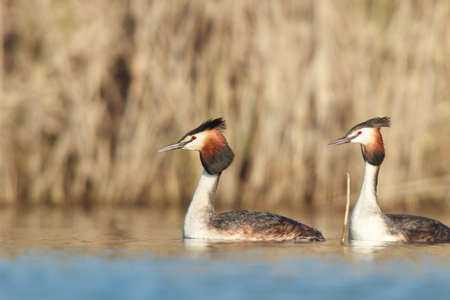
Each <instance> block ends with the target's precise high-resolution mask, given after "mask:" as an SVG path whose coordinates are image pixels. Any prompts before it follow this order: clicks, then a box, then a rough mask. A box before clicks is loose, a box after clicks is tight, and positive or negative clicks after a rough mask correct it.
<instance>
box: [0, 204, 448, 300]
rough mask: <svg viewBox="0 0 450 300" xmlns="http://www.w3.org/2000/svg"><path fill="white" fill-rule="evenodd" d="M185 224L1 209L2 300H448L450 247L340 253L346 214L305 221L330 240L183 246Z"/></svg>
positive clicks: (155, 216) (116, 214)
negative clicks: (182, 234)
mask: <svg viewBox="0 0 450 300" xmlns="http://www.w3.org/2000/svg"><path fill="white" fill-rule="evenodd" d="M291 216H292V215H291ZM293 217H299V216H293ZM433 217H436V216H433ZM439 219H440V220H441V221H444V222H446V223H447V224H448V223H449V222H448V221H449V220H448V219H445V218H442V217H441V218H439ZM182 220H183V214H182V213H180V212H171V213H152V212H150V211H148V210H124V209H122V210H119V209H115V210H113V209H110V210H108V209H106V210H104V209H102V210H99V209H97V210H96V211H94V212H83V211H79V210H74V211H70V212H67V211H66V212H62V211H58V210H55V211H52V210H37V211H16V210H12V209H8V210H1V211H0V299H177V298H181V297H183V299H211V297H214V298H218V299H272V298H275V297H277V298H280V297H286V298H302V299H362V298H364V299H448V295H449V294H450V245H447V244H438V245H405V244H379V245H370V244H346V245H344V246H341V245H340V244H339V237H340V233H341V227H342V225H341V223H342V220H341V216H333V217H330V216H329V214H324V215H323V216H322V215H318V216H317V215H316V216H309V217H307V218H305V216H303V218H302V221H303V222H305V223H307V224H314V226H316V227H318V228H320V229H321V230H322V231H323V232H324V235H325V236H326V237H327V238H328V241H327V242H324V243H251V242H243V243H237V242H215V243H211V242H210V243H208V242H202V241H198V240H188V241H183V240H182V239H180V235H181V223H182Z"/></svg>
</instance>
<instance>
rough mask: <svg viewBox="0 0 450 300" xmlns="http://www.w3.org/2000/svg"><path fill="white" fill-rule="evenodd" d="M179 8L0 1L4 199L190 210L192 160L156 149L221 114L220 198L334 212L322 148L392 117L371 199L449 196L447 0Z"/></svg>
mask: <svg viewBox="0 0 450 300" xmlns="http://www.w3.org/2000/svg"><path fill="white" fill-rule="evenodd" d="M175 3H176V4H174V2H172V1H143V0H142V1H139V0H136V1H133V0H131V1H110V0H98V1H43V0H36V1H24V0H18V1H3V2H2V3H0V14H1V22H0V23H1V25H0V37H1V39H2V41H3V47H2V48H1V53H0V67H1V68H0V69H1V70H2V72H1V74H0V134H1V139H0V205H11V204H22V205H29V204H31V205H39V204H50V205H78V204H81V205H104V204H114V205H115V204H120V205H128V204H132V205H146V206H151V207H186V206H187V205H188V203H189V201H190V199H191V197H192V195H193V193H194V191H195V187H196V186H197V183H198V180H199V178H200V174H201V172H202V167H201V164H200V163H199V161H198V155H196V154H194V153H189V152H188V151H185V152H176V153H170V154H165V155H161V154H160V153H157V152H156V151H157V149H159V148H160V147H162V146H164V145H167V144H169V143H172V142H174V141H176V140H178V139H180V138H181V137H182V135H183V134H184V133H185V132H187V131H188V130H190V129H192V128H195V127H196V126H198V125H199V124H200V123H202V122H204V121H206V120H207V119H210V118H215V117H223V118H224V119H225V120H226V122H227V130H226V131H225V133H224V135H225V136H226V138H227V140H228V142H229V144H230V146H231V148H232V149H233V151H234V152H235V154H236V157H235V160H234V162H233V164H232V165H231V166H230V167H229V168H228V169H227V170H226V171H225V172H224V174H223V176H222V177H221V182H220V185H219V189H218V193H217V206H218V207H221V208H227V209H229V208H234V209H239V208H245V209H255V208H256V209H263V208H268V209H270V210H271V211H273V210H274V208H283V209H298V208H320V207H330V206H331V207H333V206H339V207H344V206H345V200H346V173H347V172H348V173H349V174H350V176H351V180H352V187H351V198H352V203H354V201H355V200H356V197H357V195H358V193H359V189H360V186H361V182H362V176H363V169H364V165H363V163H362V159H361V156H360V155H361V153H360V151H359V150H357V149H356V147H347V148H340V149H333V148H330V147H328V146H327V144H328V142H330V141H331V140H334V139H336V138H338V137H340V136H343V135H344V134H345V133H346V130H347V129H348V128H350V127H351V125H352V124H356V123H358V122H362V121H364V120H366V119H368V118H371V117H375V116H380V117H382V116H386V115H387V116H390V117H391V118H392V127H391V128H383V129H382V134H383V138H384V141H385V144H386V158H385V162H384V164H383V167H382V168H381V171H380V179H379V183H378V192H379V197H380V206H381V207H382V208H383V210H386V209H391V208H393V207H402V208H404V209H405V210H408V209H418V208H421V207H423V208H438V209H442V210H444V209H447V210H448V209H449V208H450V155H449V153H450V96H449V95H450V84H449V83H450V63H449V62H450V33H449V31H448V28H450V18H448V16H449V15H450V2H449V1H439V0H438V1H433V2H428V1H387V0H378V1H350V0H344V1H337V2H336V1H293V0H292V1H263V2H261V1H258V0H245V1H219V2H216V1H176V2H175Z"/></svg>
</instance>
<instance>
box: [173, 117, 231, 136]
mask: <svg viewBox="0 0 450 300" xmlns="http://www.w3.org/2000/svg"><path fill="white" fill-rule="evenodd" d="M214 128H215V129H217V130H219V131H220V132H222V131H224V130H225V129H226V128H227V125H226V124H225V120H224V119H223V118H222V117H220V118H217V119H210V120H208V121H206V122H204V123H202V124H201V125H200V126H198V127H197V128H195V129H192V130H191V131H189V132H188V133H186V134H185V136H184V137H182V138H181V140H183V139H184V138H185V137H187V136H188V135H194V134H196V133H199V132H203V131H205V130H210V129H214Z"/></svg>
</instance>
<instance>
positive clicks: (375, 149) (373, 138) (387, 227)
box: [328, 117, 450, 242]
mask: <svg viewBox="0 0 450 300" xmlns="http://www.w3.org/2000/svg"><path fill="white" fill-rule="evenodd" d="M390 123H391V120H390V118H389V117H383V118H373V119H370V120H368V121H366V122H363V123H361V124H358V125H356V126H354V127H353V128H352V129H350V131H349V132H348V133H347V134H346V135H345V136H344V137H342V138H340V139H337V140H335V141H333V142H331V143H329V144H328V145H329V146H336V145H341V144H346V143H357V144H361V151H362V155H363V158H364V161H365V163H366V166H365V170H364V179H363V183H362V187H361V192H360V194H359V197H358V200H357V201H356V204H355V206H354V207H353V210H352V214H351V216H350V223H349V240H364V241H405V242H450V228H449V227H447V226H445V225H444V224H442V223H441V222H439V221H436V220H433V219H430V218H425V217H421V216H411V215H392V214H388V215H385V214H383V213H382V212H381V209H380V207H379V206H378V198H377V182H378V172H379V170H380V165H381V163H382V162H383V159H384V143H383V137H382V136H381V132H380V127H390V125H391V124H390Z"/></svg>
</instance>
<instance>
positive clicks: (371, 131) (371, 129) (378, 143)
mask: <svg viewBox="0 0 450 300" xmlns="http://www.w3.org/2000/svg"><path fill="white" fill-rule="evenodd" d="M390 126H391V118H389V117H383V118H373V119H370V120H367V121H365V122H362V123H360V124H358V125H356V126H354V127H353V128H352V129H350V130H349V131H348V132H347V134H346V135H345V136H343V137H341V138H339V139H337V140H334V141H332V142H331V143H329V144H328V146H337V145H342V144H347V143H357V144H361V150H362V154H363V157H364V159H365V160H366V161H368V162H369V163H370V164H372V165H375V166H379V165H381V163H382V162H383V159H384V143H383V137H382V136H381V132H380V127H390Z"/></svg>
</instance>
